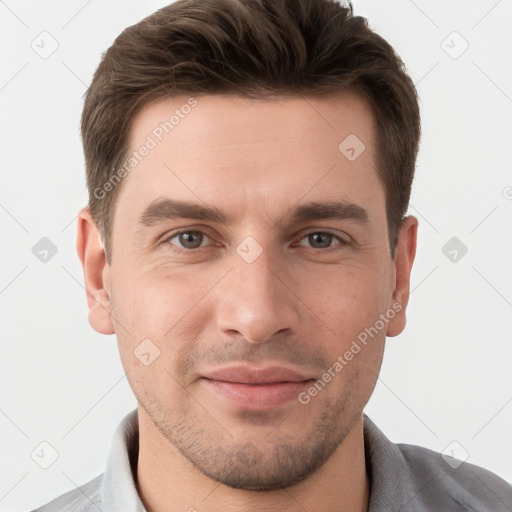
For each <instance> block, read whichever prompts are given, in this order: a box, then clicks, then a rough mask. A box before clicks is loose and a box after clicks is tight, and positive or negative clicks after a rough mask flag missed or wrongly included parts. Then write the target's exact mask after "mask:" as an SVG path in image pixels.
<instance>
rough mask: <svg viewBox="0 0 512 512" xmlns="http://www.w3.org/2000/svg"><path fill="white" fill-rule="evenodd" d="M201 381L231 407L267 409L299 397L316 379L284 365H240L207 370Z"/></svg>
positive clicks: (252, 409)
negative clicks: (252, 366)
mask: <svg viewBox="0 0 512 512" xmlns="http://www.w3.org/2000/svg"><path fill="white" fill-rule="evenodd" d="M201 380H202V382H203V383H204V385H205V386H206V388H207V389H208V391H209V392H211V393H212V394H214V396H215V398H218V399H220V400H221V401H222V402H224V403H228V405H229V406H231V407H235V408H236V409H244V410H250V411H265V410H270V409H274V408H277V407H280V406H283V405H285V404H287V403H288V402H290V401H292V400H295V399H297V397H298V395H299V394H300V392H301V391H303V390H304V389H305V388H306V387H307V386H309V385H310V384H311V382H312V381H313V380H314V378H313V377H308V376H306V375H303V374H301V373H300V372H298V371H296V370H292V369H290V368H285V367H281V366H273V367H267V368H248V367H242V366H237V367H231V368H223V369H218V370H213V371H211V372H207V373H206V374H205V375H203V377H202V379H201Z"/></svg>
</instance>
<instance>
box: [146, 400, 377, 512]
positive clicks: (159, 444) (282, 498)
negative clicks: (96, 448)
mask: <svg viewBox="0 0 512 512" xmlns="http://www.w3.org/2000/svg"><path fill="white" fill-rule="evenodd" d="M138 412H139V415H138V418H139V458H138V463H137V490H138V492H139V495H140V497H141V500H142V502H143V503H144V506H145V508H146V510H147V512H164V511H165V512H167V511H168V510H170V508H172V510H183V511H188V512H198V511H201V510H208V511H209V512H234V511H237V512H240V511H251V512H260V511H261V512H264V511H268V510H282V511H284V512H295V511H297V512H304V510H343V511H344V512H366V511H367V510H368V502H369V481H368V477H367V474H366V467H365V455H364V437H363V417H362V416H361V417H360V418H359V419H358V421H357V422H356V424H355V425H354V428H353V429H352V430H351V431H350V433H349V434H348V435H347V436H346V437H345V439H344V441H343V442H342V443H341V444H340V446H339V447H338V449H337V450H336V451H335V452H334V453H333V454H332V455H331V457H330V458H329V459H328V460H327V462H326V463H325V464H324V465H323V466H322V467H321V468H320V469H318V470H317V471H316V472H315V473H313V474H312V475H310V476H309V477H308V478H306V480H304V481H302V482H300V483H298V484H296V485H293V486H291V487H288V488H285V489H280V490H276V491H265V492H259V491H247V490H243V489H232V488H230V487H227V486H225V485H223V484H220V483H218V482H216V481H214V480H212V479H211V478H209V477H207V476H206V475H204V474H203V473H201V472H200V471H199V470H198V469H197V468H196V467H195V466H193V465H192V463H191V462H190V461H188V459H186V458H185V457H183V456H182V455H181V453H180V452H179V451H178V450H176V448H174V446H172V445H171V444H170V443H169V442H168V441H167V440H166V439H165V438H164V437H163V436H162V435H161V434H160V432H159V431H158V430H157V429H156V427H155V426H154V424H153V423H152V422H151V420H150V419H149V418H148V416H147V415H146V413H145V411H144V410H143V409H142V408H141V407H139V410H138Z"/></svg>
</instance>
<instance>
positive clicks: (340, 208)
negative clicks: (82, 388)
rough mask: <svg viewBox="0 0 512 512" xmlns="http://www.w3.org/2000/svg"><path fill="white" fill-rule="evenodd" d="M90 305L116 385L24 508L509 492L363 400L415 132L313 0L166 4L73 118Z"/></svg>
mask: <svg viewBox="0 0 512 512" xmlns="http://www.w3.org/2000/svg"><path fill="white" fill-rule="evenodd" d="M82 136H83V142H84V151H85V158H86V166H87V182H88V189H89V205H88V207H86V208H84V209H83V210H82V211H81V213H80V216H79V223H78V240H77V249H78V254H79V256H80V260H81V262H82V264H83V268H84V276H85V284H86V289H87V298H88V304H89V320H90V323H91V325H92V326H93V328H94V329H95V330H97V331H98V332H100V333H103V334H114V333H115V334H116V336H117V339H118V343H119V351H120V355H121V359H122V363H123V366H124V368H125V370H126V375H127V378H128V380H129V382H130V385H131V387H132V389H133V391H134V394H135V396H136V398H137V401H138V408H137V409H136V410H135V411H133V412H131V413H130V414H129V415H128V416H127V417H126V418H125V420H124V421H123V422H122V423H121V425H120V426H119V428H118V430H117V432H116V434H115V436H114V439H113V443H112V448H111V451H110V454H109V456H108V460H107V467H106V471H105V473H104V474H102V475H100V476H98V477H97V478H95V479H94V480H92V481H90V482H88V483H86V484H84V485H83V486H82V487H81V488H80V489H77V490H74V491H71V492H69V493H67V494H65V495H63V496H61V497H59V498H57V499H56V500H54V501H52V502H51V503H49V504H48V505H46V506H44V507H42V508H40V509H38V510H41V511H44V512H48V511H54V510H55V511H57V510H72V511H92V510H98V509H99V510H102V511H103V512H114V511H116V512H117V511H119V512H121V511H123V512H125V511H131V510H146V511H148V512H160V511H180V510H183V511H196V510H197V511H202V510H204V511H209V512H217V511H223V512H225V511H235V510H236V511H240V510H246V511H270V510H276V511H277V510H279V511H281V510H283V511H290V512H291V511H299V510H300V511H304V510H308V511H313V510H326V511H338V510H339V511H341V510H343V511H345V512H352V511H358V512H359V511H367V510H369V511H371V512H375V511H392V510H393V511H395V510H396V511H398V510H407V511H409V510H411V511H427V510H428V511H448V510H450V511H452V510H478V511H484V510H485V511H491V510H492V511H493V512H496V511H506V510H512V488H511V487H510V486H509V485H508V484H507V483H506V482H505V481H504V480H502V479H500V478H499V477H497V476H496V475H493V474H492V473H490V472H488V471H486V470H484V469H482V468H479V467H476V466H473V465H471V464H468V463H464V464H462V465H460V466H459V467H457V468H456V469H454V468H452V466H451V465H449V464H447V463H446V462H445V461H444V460H443V459H442V457H441V455H440V454H438V453H435V452H433V451H431V450H427V449H425V448H421V447H415V446H410V445H395V444H393V443H391V442H390V441H389V440H388V439H387V438H386V437H385V436H384V434H383V433H382V432H380V430H379V429H378V428H377V427H376V426H375V425H374V424H373V423H372V422H371V420H370V419H369V418H368V417H367V416H366V415H365V414H364V413H363V410H364V407H365V405H366V403H367V401H368V399H369V398H370V396H371V394H372V392H373V389H374V387H375V383H376V380H377V377H378V373H379V370H380V365H381V362H382V357H383V351H384V344H385V339H386V337H387V336H396V335H397V334H399V333H401V332H402V330H403V329H404V326H405V311H406V307H407V303H408V297H409V286H410V272H411V268H412V265H413V261H414V257H415V251H416V232H417V226H418V221H417V219H416V218H414V217H412V216H405V215H406V211H407V206H408V201H409V196H410V189H411V183H412V179H413V174H414V167H415V161H416V155H417V151H418V143H419V137H420V118H419V109H418V102H417V96H416V91H415V89H414V86H413V84H412V81H411V80H410V78H409V77H408V76H407V74H406V72H405V70H404V67H403V64H402V62H401V60H400V59H399V57H398V56H397V55H396V54H395V53H394V51H393V50H392V48H391V47H390V46H389V44H388V43H386V42H385V41H384V40H383V39H382V38H381V37H379V36H378V35H376V34H375V33H373V32H372V31H371V30H370V29H369V28H368V26H367V25H366V23H365V20H364V19H362V18H360V17H354V16H353V15H352V12H351V8H350V7H343V6H342V5H340V4H339V3H336V2H335V1H333V0H202V1H199V0H180V1H178V2H176V3H174V4H172V5H170V6H169V7H166V8H164V9H162V10H160V11H158V12H157V13H155V14H154V15H152V16H150V17H149V18H147V19H145V20H143V21H142V22H140V23H139V24H137V25H135V26H133V27H130V28H128V29H127V30H125V31H124V32H123V33H122V34H121V35H120V36H119V37H118V38H117V39H116V41H115V42H114V44H113V45H112V47H111V48H110V49H109V50H108V51H107V52H106V54H105V55H104V57H103V60H102V62H101V64H100V66H99V68H98V70H97V72H96V74H95V76H94V79H93V82H92V84H91V87H90V88H89V90H88V92H87V97H86V101H85V106H84V112H83V117H82Z"/></svg>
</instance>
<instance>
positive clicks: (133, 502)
mask: <svg viewBox="0 0 512 512" xmlns="http://www.w3.org/2000/svg"><path fill="white" fill-rule="evenodd" d="M363 418H364V444H365V459H366V470H367V474H368V478H369V480H370V501H369V508H368V512H378V511H382V510H386V511H388V510H389V511H392V510H400V509H401V508H402V507H403V506H405V505H406V503H405V502H404V501H405V500H404V497H406V496H414V494H415V493H414V489H413V486H412V484H411V481H410V479H408V478H405V475H406V472H405V471H404V466H405V464H406V462H405V460H404V458H403V455H402V453H401V452H400V450H399V449H398V447H397V446H396V445H395V444H393V443H392V442H391V441H389V439H387V437H386V436H385V435H384V434H383V433H382V432H381V431H380V430H379V429H378V428H377V426H376V425H375V424H374V423H373V422H372V421H371V420H370V418H369V417H368V416H367V415H366V414H363ZM138 455H139V425H138V414H137V409H135V410H133V411H131V412H130V413H129V414H128V415H127V416H125V418H124V419H123V420H122V422H121V423H120V424H119V426H118V427H117V429H116V431H115V433H114V436H113V438H112V444H111V447H110V451H109V454H108V457H107V466H106V469H105V474H104V478H103V487H102V510H103V512H125V511H137V512H146V509H145V508H144V505H143V504H142V502H141V500H140V497H139V494H138V492H137V488H136V484H135V482H136V474H137V460H138Z"/></svg>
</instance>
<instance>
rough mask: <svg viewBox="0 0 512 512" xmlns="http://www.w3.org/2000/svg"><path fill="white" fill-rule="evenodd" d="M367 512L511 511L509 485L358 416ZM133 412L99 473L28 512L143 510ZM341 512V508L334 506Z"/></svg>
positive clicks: (122, 426) (124, 420)
mask: <svg viewBox="0 0 512 512" xmlns="http://www.w3.org/2000/svg"><path fill="white" fill-rule="evenodd" d="M364 443H365V457H366V469H367V474H368V478H369V480H370V506H369V509H368V510H369V512H395V511H396V512H398V511H406V512H426V511H429V512H451V511H462V510H464V511H473V512H512V486H511V485H510V484H508V483H507V482H506V481H505V480H503V479H502V478H500V477H498V476H496V475H495V474H493V473H491V472H490V471H487V470H485V469H483V468H480V467H478V466H475V465H473V464H469V463H467V462H464V463H462V464H460V465H458V467H456V468H455V466H457V464H458V463H456V459H451V460H450V459H449V460H448V461H449V462H451V464H449V463H448V462H447V461H446V460H445V459H444V458H443V456H442V455H441V454H439V453H437V452H434V451H432V450H429V449H427V448H422V447H420V446H413V445H408V444H394V443H392V442H391V441H390V440H389V439H387V437H386V436H385V435H384V434H383V433H382V432H381V431H380V430H379V429H378V428H377V427H376V426H375V424H374V423H373V422H372V421H371V420H370V418H368V416H366V414H364ZM138 453H139V436H138V418H137V409H135V410H133V411H132V412H130V413H129V414H128V415H127V416H126V417H125V418H124V419H123V421H122V422H121V423H120V424H119V426H118V427H117V430H116V432H115V434H114V436H113V439H112V445H111V448H110V452H109V454H108V457H107V465H106V469H105V472H104V473H102V474H101V475H99V476H97V477H96V478H94V479H93V480H91V481H89V482H87V483H86V484H84V485H82V486H81V487H79V488H77V489H74V490H72V491H69V492H67V493H66V494H63V495H62V496H60V497H58V498H56V499H54V500H53V501H51V502H50V503H48V504H46V505H45V506H43V507H41V508H38V509H37V510H35V511H33V512H57V511H59V512H64V511H66V512H67V511H69V512H98V511H101V512H136V511H137V512H146V510H145V508H144V505H143V504H142V502H141V500H140V498H139V495H138V493H137V488H136V486H135V479H134V477H135V476H136V474H137V458H138ZM340 510H342V507H340Z"/></svg>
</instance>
